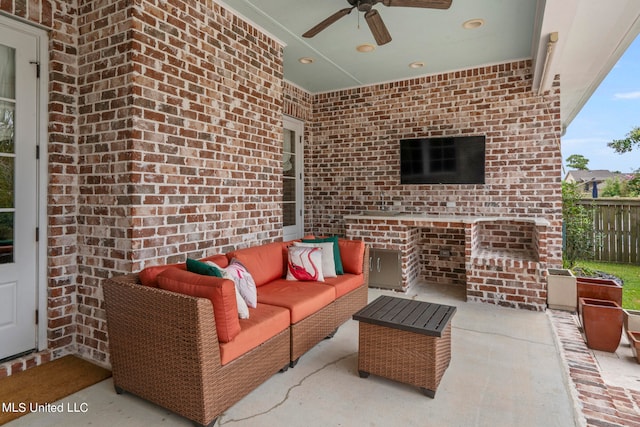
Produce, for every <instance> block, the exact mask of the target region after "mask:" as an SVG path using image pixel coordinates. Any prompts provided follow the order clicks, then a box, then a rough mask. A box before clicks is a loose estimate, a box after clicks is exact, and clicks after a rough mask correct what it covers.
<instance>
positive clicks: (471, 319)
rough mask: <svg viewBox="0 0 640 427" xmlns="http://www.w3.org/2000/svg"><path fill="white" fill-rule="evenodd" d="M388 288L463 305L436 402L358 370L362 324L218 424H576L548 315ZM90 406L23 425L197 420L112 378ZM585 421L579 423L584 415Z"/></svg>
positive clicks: (78, 399)
mask: <svg viewBox="0 0 640 427" xmlns="http://www.w3.org/2000/svg"><path fill="white" fill-rule="evenodd" d="M381 294H391V295H396V296H399V297H403V298H416V299H419V300H425V301H432V302H438V303H442V304H449V305H455V306H457V307H458V311H457V313H456V315H455V316H454V318H453V330H452V359H451V364H450V366H449V368H448V369H447V371H446V372H445V374H444V377H443V379H442V382H441V383H440V386H439V388H438V390H437V393H436V396H435V399H430V398H427V397H425V396H424V395H423V394H422V393H421V392H420V391H419V390H418V389H417V388H416V387H413V386H408V385H404V384H400V383H396V382H393V381H389V380H386V379H384V378H380V377H376V376H373V375H372V376H370V377H369V378H367V379H362V378H360V377H359V376H358V373H357V351H358V339H357V334H358V324H357V322H355V321H353V320H350V321H348V322H347V323H346V324H345V325H343V326H342V327H341V328H340V329H339V330H338V332H337V333H336V335H335V336H334V338H333V339H331V340H325V341H323V342H322V343H320V344H319V345H317V346H316V347H315V348H313V349H312V350H311V351H310V352H309V353H307V354H305V355H304V356H303V357H302V358H301V359H300V362H299V363H298V365H297V366H296V367H295V368H294V369H289V370H288V371H287V372H285V373H279V374H276V375H274V376H273V377H272V378H271V379H269V380H268V381H267V382H266V383H264V384H263V385H261V386H260V387H259V388H258V389H256V390H255V391H253V392H252V393H251V394H249V395H248V396H247V397H245V398H244V399H242V400H241V401H240V402H238V403H237V404H236V405H234V406H233V407H231V408H230V409H229V410H228V411H226V412H225V413H224V414H223V415H222V416H221V417H220V418H219V419H218V422H217V424H216V426H323V427H325V426H349V427H351V426H420V427H428V426H465V427H469V426H478V427H480V426H491V427H497V426H515V425H517V426H519V427H525V426H545V427H550V426H562V427H566V426H574V425H581V424H582V423H583V421H582V422H581V421H580V420H583V419H584V418H583V417H582V416H581V413H580V410H579V409H576V408H577V406H576V405H575V404H574V399H573V398H572V396H574V395H575V390H572V386H571V382H570V380H569V378H568V376H569V375H568V373H567V369H566V367H565V365H564V363H563V360H562V357H561V352H560V351H559V349H558V344H557V343H558V339H557V338H556V336H555V334H554V332H553V328H552V317H551V316H549V315H548V314H546V313H535V312H528V311H524V310H514V309H507V308H501V307H496V306H492V305H484V304H474V303H466V302H465V301H464V288H460V287H451V286H448V287H446V286H434V285H425V284H420V285H417V286H414V287H413V288H412V289H411V290H410V291H409V292H408V293H407V294H397V293H395V294H394V293H393V292H390V291H382V290H377V289H370V292H369V299H370V300H373V299H375V298H376V297H377V296H379V295H381ZM63 402H69V403H71V404H74V403H75V404H78V405H79V404H82V403H87V409H88V410H87V412H86V413H84V414H82V413H71V414H29V415H26V416H24V417H22V418H19V419H17V420H15V421H13V422H11V423H8V424H7V426H9V427H18V426H34V425H37V426H84V425H92V426H114V425H117V426H140V425H167V426H169V425H172V426H173V425H175V426H182V425H184V426H188V425H191V423H190V422H189V421H188V420H186V419H184V418H182V417H179V416H177V415H175V414H172V413H170V412H168V411H166V410H164V409H162V408H160V407H158V406H155V405H153V404H151V403H148V402H145V401H143V400H141V399H139V398H137V397H135V396H132V395H130V394H124V395H117V394H116V393H115V392H114V390H113V383H112V380H111V379H109V380H105V381H103V382H101V383H98V384H96V385H94V386H92V387H89V388H87V389H85V390H82V391H80V392H78V393H76V394H74V395H71V396H69V397H67V398H66V399H64V400H63ZM577 420H578V421H577Z"/></svg>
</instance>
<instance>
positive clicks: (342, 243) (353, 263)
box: [338, 239, 364, 274]
mask: <svg viewBox="0 0 640 427" xmlns="http://www.w3.org/2000/svg"><path fill="white" fill-rule="evenodd" d="M338 247H339V248H340V258H341V259H342V267H343V268H344V272H345V273H351V274H362V265H363V263H364V242H363V241H362V240H346V239H338Z"/></svg>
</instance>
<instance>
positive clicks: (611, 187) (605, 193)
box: [600, 177, 629, 197]
mask: <svg viewBox="0 0 640 427" xmlns="http://www.w3.org/2000/svg"><path fill="white" fill-rule="evenodd" d="M600 196H601V197H629V191H628V189H627V182H626V181H625V180H622V179H620V178H619V177H615V178H608V179H607V180H606V181H605V182H604V187H603V188H602V191H601V192H600Z"/></svg>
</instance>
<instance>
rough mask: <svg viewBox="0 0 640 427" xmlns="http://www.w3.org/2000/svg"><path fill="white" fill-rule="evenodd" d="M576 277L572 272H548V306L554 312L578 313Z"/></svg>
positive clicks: (560, 270) (556, 270) (557, 270)
mask: <svg viewBox="0 0 640 427" xmlns="http://www.w3.org/2000/svg"><path fill="white" fill-rule="evenodd" d="M577 303H578V297H577V288H576V277H575V276H574V275H573V273H572V272H571V270H565V269H556V268H550V269H548V270H547V306H548V307H549V308H551V309H554V310H564V311H572V312H573V311H576V305H577Z"/></svg>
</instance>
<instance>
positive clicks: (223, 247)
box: [77, 0, 283, 362]
mask: <svg viewBox="0 0 640 427" xmlns="http://www.w3.org/2000/svg"><path fill="white" fill-rule="evenodd" d="M82 3H83V7H81V8H80V18H79V20H80V22H81V25H80V37H79V50H80V55H79V65H80V75H81V76H82V77H81V83H80V98H79V108H80V135H81V136H80V144H79V146H80V158H79V163H80V165H81V166H80V177H79V179H80V199H79V202H80V203H79V204H80V206H82V210H81V212H80V216H79V220H78V222H79V223H80V225H81V226H80V228H79V251H80V254H79V258H78V264H79V266H80V267H79V268H81V275H80V278H79V280H78V295H79V298H78V316H77V322H78V328H79V332H80V333H79V334H78V340H77V341H78V351H79V353H81V354H86V355H88V356H89V357H91V358H93V359H96V360H100V361H105V362H107V361H108V348H107V337H106V328H105V323H104V310H103V308H102V294H101V288H100V283H101V281H102V279H103V278H105V277H108V276H110V275H113V274H119V273H122V272H127V271H138V270H140V269H142V268H144V267H145V266H147V265H151V264H162V263H172V262H183V261H184V260H185V259H186V258H187V257H191V258H201V257H204V256H206V255H212V254H214V253H217V252H227V251H229V250H231V249H235V248H238V247H244V246H249V245H256V244H260V243H264V242H270V241H274V240H278V239H280V238H281V236H282V235H281V228H282V213H281V207H280V200H281V194H282V182H281V167H282V166H281V162H282V148H281V134H282V130H281V129H282V110H283V108H282V103H283V101H282V99H283V96H282V49H281V46H280V45H278V44H277V43H276V42H274V41H273V40H271V39H269V38H268V37H267V36H265V35H263V34H261V33H260V32H258V31H256V30H255V29H254V28H252V27H251V26H249V25H247V24H246V23H244V22H242V21H240V20H239V19H238V18H237V17H236V16H234V15H233V14H231V13H229V12H227V11H226V10H224V9H223V8H221V7H220V6H219V5H218V4H216V3H214V2H212V1H202V2H193V1H181V0H172V1H151V0H143V1H137V2H134V3H131V2H114V3H105V2H102V1H84V2H82Z"/></svg>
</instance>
